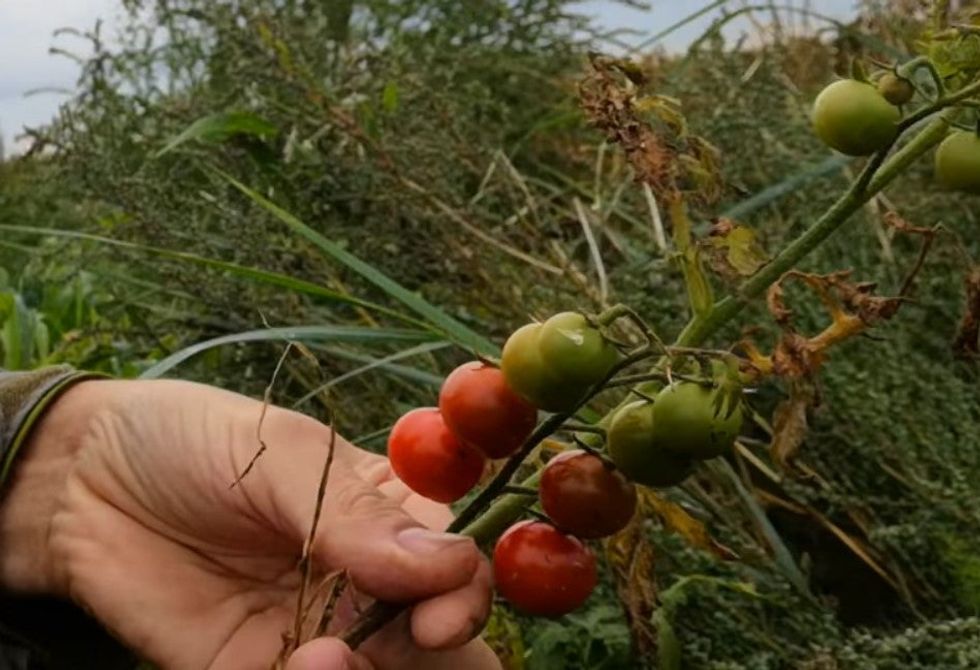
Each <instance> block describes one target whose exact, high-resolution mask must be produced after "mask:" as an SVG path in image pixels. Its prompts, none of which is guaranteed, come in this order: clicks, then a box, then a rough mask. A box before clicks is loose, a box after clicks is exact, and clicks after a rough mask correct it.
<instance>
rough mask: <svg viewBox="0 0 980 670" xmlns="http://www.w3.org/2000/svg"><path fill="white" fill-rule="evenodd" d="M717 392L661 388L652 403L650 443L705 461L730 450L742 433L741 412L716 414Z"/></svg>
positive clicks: (677, 385)
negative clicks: (652, 438)
mask: <svg viewBox="0 0 980 670" xmlns="http://www.w3.org/2000/svg"><path fill="white" fill-rule="evenodd" d="M717 397H718V392H717V391H716V390H714V389H710V388H705V387H704V386H701V385H700V384H695V383H691V382H678V383H674V384H672V385H670V386H667V387H666V388H664V389H663V390H662V391H660V393H658V394H657V396H656V398H654V402H653V431H654V441H655V442H656V443H657V444H658V445H659V446H661V447H662V448H664V449H666V450H667V451H670V452H672V453H675V454H679V455H683V456H687V457H688V458H695V459H707V458H714V457H716V456H721V455H722V454H724V453H725V452H726V451H728V450H729V449H731V447H732V444H734V443H735V438H736V437H738V433H739V431H740V430H741V429H742V409H741V407H740V406H739V407H736V408H735V409H734V411H732V412H731V414H729V415H728V416H724V415H723V414H720V413H716V407H715V404H716V398H717Z"/></svg>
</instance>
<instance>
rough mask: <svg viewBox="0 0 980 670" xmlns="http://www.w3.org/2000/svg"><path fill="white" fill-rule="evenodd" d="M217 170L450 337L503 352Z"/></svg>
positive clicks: (490, 351) (492, 353)
mask: <svg viewBox="0 0 980 670" xmlns="http://www.w3.org/2000/svg"><path fill="white" fill-rule="evenodd" d="M215 172H217V173H218V174H219V175H221V177H223V178H224V179H226V180H227V181H228V182H229V183H230V184H231V185H232V186H234V187H235V188H237V189H238V190H239V191H241V192H242V193H243V194H244V195H246V196H247V197H248V198H250V199H251V200H252V201H254V202H255V203H256V204H258V205H260V206H261V207H262V208H263V209H265V210H266V211H267V212H269V213H270V214H272V215H273V216H275V217H276V218H277V219H279V220H280V221H281V222H282V223H284V224H286V226H288V227H289V228H290V229H291V230H293V231H294V232H296V233H299V235H301V236H302V237H304V238H306V240H307V241H309V242H311V243H312V244H313V245H314V246H315V247H317V248H318V249H319V250H320V251H321V252H323V253H324V254H325V255H326V256H328V257H330V258H332V259H333V260H335V261H337V262H339V263H341V264H343V265H344V266H346V267H347V268H348V269H350V270H352V271H354V272H355V273H357V274H358V275H360V276H361V277H363V278H364V279H366V280H367V281H369V282H370V283H371V284H373V285H374V286H376V287H377V288H379V289H381V290H382V291H384V292H385V293H386V294H388V295H389V296H390V297H392V298H394V299H395V300H397V301H398V302H400V303H402V304H403V305H405V306H406V307H408V308H409V309H411V310H412V311H413V312H415V313H416V314H419V315H420V316H422V317H423V318H425V319H426V320H428V322H429V323H431V324H432V325H434V326H436V327H437V328H439V329H440V330H441V331H442V332H443V333H444V334H445V335H446V337H447V338H448V339H450V340H452V341H454V342H456V343H457V344H459V345H461V346H463V347H466V348H469V349H474V350H476V351H478V352H480V353H483V354H486V355H489V356H498V355H499V354H500V348H499V347H497V345H495V344H494V343H493V342H491V341H490V340H488V339H486V338H485V337H483V336H482V335H480V334H479V333H476V332H475V331H473V330H471V329H470V328H468V327H467V326H465V325H464V324H462V323H460V322H459V321H457V320H456V319H454V318H453V317H451V316H450V315H449V314H447V313H446V312H445V311H443V310H441V309H439V308H438V307H436V306H435V305H433V304H432V303H430V302H428V301H427V300H425V299H424V298H422V297H421V296H419V295H418V294H416V293H413V292H412V291H409V290H408V289H407V288H405V287H404V286H402V285H401V284H399V283H398V282H396V281H395V280H393V279H391V278H390V277H388V276H387V275H386V274H384V273H383V272H381V271H379V270H378V269H377V268H375V267H374V266H372V265H370V264H368V263H365V262H364V261H362V260H361V259H360V258H358V257H357V256H355V255H354V254H352V253H350V252H349V251H347V250H345V249H343V248H342V247H341V246H340V245H339V244H337V243H336V242H334V241H333V240H330V239H327V238H326V237H324V236H323V235H321V234H320V233H318V232H317V231H315V230H313V229H312V228H310V227H309V226H308V225H306V224H305V223H303V222H302V221H300V220H299V219H298V218H296V217H295V216H293V215H292V214H290V213H289V212H287V211H286V210H284V209H283V208H281V207H279V206H278V205H276V204H275V203H274V202H272V201H270V200H268V199H267V198H264V197H263V196H261V195H259V194H258V193H256V192H255V191H253V190H252V189H250V188H249V187H248V186H245V185H244V184H242V183H241V182H240V181H238V180H237V179H235V178H234V177H232V176H231V175H229V174H226V173H224V172H221V171H220V170H215Z"/></svg>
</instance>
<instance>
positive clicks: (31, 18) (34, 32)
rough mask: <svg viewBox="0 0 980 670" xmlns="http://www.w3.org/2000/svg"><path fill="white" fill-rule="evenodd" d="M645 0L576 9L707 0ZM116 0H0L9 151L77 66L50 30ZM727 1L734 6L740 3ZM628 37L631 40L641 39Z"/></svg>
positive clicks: (648, 27) (642, 28)
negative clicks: (58, 52) (57, 50)
mask: <svg viewBox="0 0 980 670" xmlns="http://www.w3.org/2000/svg"><path fill="white" fill-rule="evenodd" d="M392 1H397V0H392ZM805 1H806V0H786V1H785V2H783V3H780V4H784V5H785V4H791V2H792V3H794V4H796V5H797V6H802V5H803V4H804V3H805ZM647 3H648V4H649V5H650V7H651V9H650V10H649V11H642V10H635V9H631V8H629V7H625V6H623V5H621V4H619V3H616V2H613V1H612V0H586V1H584V2H581V3H580V8H581V9H582V11H583V12H584V13H587V14H590V15H593V16H595V17H596V18H597V20H598V21H599V22H600V23H601V24H602V25H604V26H606V27H608V28H610V29H617V28H630V29H633V30H636V31H639V32H640V33H642V34H643V35H651V34H655V33H657V32H658V31H660V30H663V29H664V28H666V27H667V26H670V25H672V24H673V23H675V22H677V21H678V20H680V19H682V18H683V17H685V16H687V15H689V14H691V13H693V12H694V11H696V10H697V9H698V8H699V7H704V6H706V5H709V4H711V2H710V1H709V0H647ZM118 4H119V1H118V0H0V128H2V130H3V138H4V143H5V144H6V146H7V149H8V151H9V150H10V149H11V148H12V147H13V137H14V136H15V135H18V134H20V133H21V132H22V129H23V127H24V126H25V125H28V126H34V125H40V124H43V123H44V122H45V121H47V120H48V119H50V118H51V116H52V115H53V114H54V112H55V111H56V109H57V107H58V104H59V103H60V102H61V101H62V100H64V97H65V96H64V94H63V93H61V94H59V93H51V92H44V93H38V94H34V95H30V96H25V94H26V93H28V92H29V91H32V90H37V89H70V88H72V87H73V86H74V83H75V79H76V77H77V74H78V66H77V65H76V64H75V63H73V62H72V61H71V60H70V59H68V58H65V57H63V56H55V55H50V54H49V52H48V50H49V48H50V47H51V46H52V45H55V44H56V45H57V46H59V47H61V48H64V49H67V50H69V51H73V50H74V51H77V50H79V49H83V48H84V46H85V45H84V42H82V41H81V40H79V39H78V38H74V37H70V36H61V37H59V38H57V39H56V38H54V37H53V33H54V31H55V30H57V29H58V28H62V27H65V26H71V27H75V28H80V29H88V28H91V27H92V26H93V25H94V24H95V21H96V19H98V18H100V17H101V18H103V19H104V20H106V22H107V24H108V25H109V26H111V25H112V23H113V17H114V16H115V15H116V14H117V13H118V9H117V7H118ZM730 4H731V5H732V6H738V5H739V4H740V3H739V2H737V1H735V2H732V3H730ZM809 4H810V6H811V7H812V8H813V9H814V11H819V12H822V13H825V14H832V15H835V16H844V15H846V14H848V13H849V12H850V10H851V8H852V7H853V6H854V5H855V0H810V2H809ZM717 14H718V13H717V12H713V13H711V14H709V15H706V16H705V17H703V18H702V19H701V20H699V21H697V22H694V23H693V24H691V25H690V26H688V27H686V28H685V29H683V30H679V31H677V32H676V33H674V34H672V35H671V37H670V38H669V41H668V46H670V47H671V48H683V46H684V45H685V44H687V43H688V42H689V41H690V40H691V39H693V38H694V37H697V36H698V35H700V34H701V32H702V31H703V30H704V28H705V27H706V26H707V25H709V24H710V22H711V20H712V18H714V17H716V16H717ZM736 30H739V28H736ZM628 39H630V40H631V41H633V42H635V41H637V40H640V39H642V38H641V37H635V36H634V37H630V38H628Z"/></svg>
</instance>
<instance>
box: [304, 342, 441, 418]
mask: <svg viewBox="0 0 980 670" xmlns="http://www.w3.org/2000/svg"><path fill="white" fill-rule="evenodd" d="M450 346H452V344H451V343H449V342H426V343H423V344H419V345H417V346H414V347H411V348H410V349H405V350H404V351H398V352H395V353H393V354H391V355H390V356H385V357H384V358H372V359H371V360H369V361H368V362H366V363H365V364H364V365H362V366H361V367H359V368H355V369H353V370H350V371H349V372H345V373H344V374H342V375H339V376H337V377H334V378H333V379H331V380H330V381H328V382H325V383H323V384H321V385H320V386H318V387H316V388H315V389H313V390H312V391H310V392H309V393H307V394H306V395H304V396H303V397H302V398H300V399H299V400H297V401H296V402H294V403H293V407H294V408H296V407H299V406H300V405H302V404H303V403H304V402H306V401H307V400H310V399H311V398H313V397H314V396H316V395H318V394H320V393H322V392H324V391H326V390H328V389H331V388H333V387H334V386H337V385H338V384H342V383H343V382H345V381H349V380H351V379H354V378H355V377H358V376H360V375H362V374H364V373H365V372H370V371H371V370H376V369H378V368H381V369H385V368H386V367H387V366H388V364H389V363H393V362H395V361H400V360H402V359H404V358H411V357H412V356H418V355H419V354H426V353H430V352H433V351H438V350H439V349H445V348H447V347H450ZM432 376H433V377H435V375H432ZM435 379H436V380H437V382H441V381H442V380H441V379H440V378H439V377H435Z"/></svg>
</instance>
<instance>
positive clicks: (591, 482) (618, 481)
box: [540, 450, 636, 539]
mask: <svg viewBox="0 0 980 670" xmlns="http://www.w3.org/2000/svg"><path fill="white" fill-rule="evenodd" d="M540 496H541V507H542V508H543V509H544V512H545V514H547V515H548V516H549V517H551V520H552V521H553V522H554V523H555V525H556V526H558V527H559V528H561V529H562V530H564V531H567V532H569V533H572V534H573V535H576V536H578V537H582V538H585V539H596V538H600V537H606V536H608V535H612V534H613V533H618V532H619V531H620V530H622V529H623V528H625V527H626V524H628V523H629V522H630V519H632V518H633V512H635V511H636V487H635V486H633V484H632V483H631V482H630V481H629V480H628V479H627V478H626V477H625V476H624V475H623V473H621V472H619V471H618V470H616V468H615V467H613V466H612V464H610V463H605V462H604V461H603V460H602V459H601V458H599V457H598V456H595V455H593V454H590V453H587V452H585V451H581V450H575V451H568V452H565V453H563V454H559V455H558V456H556V457H555V458H553V459H551V460H550V461H548V465H546V466H545V468H544V470H543V471H542V473H541V485H540Z"/></svg>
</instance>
